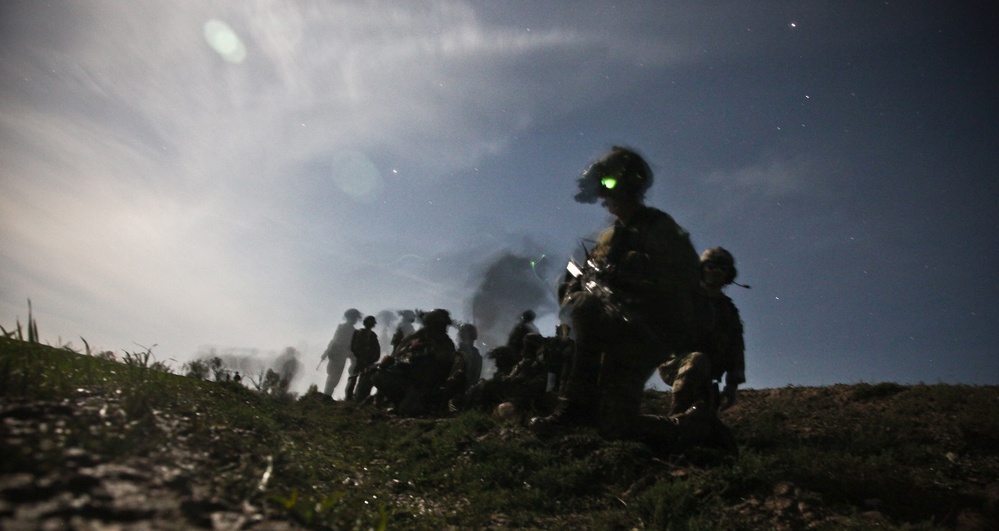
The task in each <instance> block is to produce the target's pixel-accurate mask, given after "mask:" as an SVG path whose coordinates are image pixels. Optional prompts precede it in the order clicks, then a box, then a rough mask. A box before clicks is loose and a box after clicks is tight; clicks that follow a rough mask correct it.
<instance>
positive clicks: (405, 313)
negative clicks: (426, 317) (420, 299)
mask: <svg viewBox="0 0 999 531" xmlns="http://www.w3.org/2000/svg"><path fill="white" fill-rule="evenodd" d="M399 315H400V316H401V317H402V320H403V321H409V322H410V323H412V322H413V321H415V320H416V312H414V311H413V310H399Z"/></svg>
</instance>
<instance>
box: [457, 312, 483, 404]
mask: <svg viewBox="0 0 999 531" xmlns="http://www.w3.org/2000/svg"><path fill="white" fill-rule="evenodd" d="M478 338H479V330H478V329H477V328H476V327H475V325H473V324H468V323H465V324H463V325H461V326H459V327H458V351H459V352H461V353H462V354H463V355H464V356H465V383H466V385H465V388H466V389H467V388H468V387H471V386H473V385H475V384H476V383H477V382H478V381H479V380H480V379H481V378H482V354H480V353H479V349H478V348H476V347H475V340H476V339H478Z"/></svg>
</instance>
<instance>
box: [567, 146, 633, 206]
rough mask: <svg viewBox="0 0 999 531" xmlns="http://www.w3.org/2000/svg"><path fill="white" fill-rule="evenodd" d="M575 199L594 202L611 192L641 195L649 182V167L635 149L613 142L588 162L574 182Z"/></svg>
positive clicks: (631, 195)
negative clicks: (588, 165) (592, 160)
mask: <svg viewBox="0 0 999 531" xmlns="http://www.w3.org/2000/svg"><path fill="white" fill-rule="evenodd" d="M576 184H577V185H578V186H579V192H577V193H576V201H578V202H580V203H596V202H597V200H598V199H600V198H601V197H606V196H608V195H610V194H611V193H612V192H611V191H612V190H613V191H614V192H613V193H616V194H621V195H625V196H628V197H635V198H644V197H645V192H646V191H648V189H649V187H651V186H652V168H650V167H649V164H648V163H647V162H645V159H643V158H642V156H641V155H639V154H638V153H637V152H636V151H635V150H633V149H631V148H627V147H621V146H614V147H613V148H611V150H610V152H609V153H607V154H606V155H604V156H603V157H600V158H599V159H597V161H596V162H594V163H593V164H591V165H590V167H589V168H587V169H586V171H584V172H583V174H582V175H581V176H580V177H579V180H578V181H577V182H576Z"/></svg>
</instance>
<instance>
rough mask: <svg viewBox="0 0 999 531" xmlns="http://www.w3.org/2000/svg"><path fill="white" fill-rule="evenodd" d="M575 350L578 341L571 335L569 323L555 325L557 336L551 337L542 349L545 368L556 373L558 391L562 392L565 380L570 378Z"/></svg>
mask: <svg viewBox="0 0 999 531" xmlns="http://www.w3.org/2000/svg"><path fill="white" fill-rule="evenodd" d="M575 352H576V343H575V342H574V341H573V340H572V338H571V337H569V325H568V324H565V323H562V324H560V325H558V326H557V327H555V337H552V338H549V339H548V340H547V341H546V342H545V345H544V346H543V347H542V349H541V359H542V360H543V361H544V362H545V368H547V369H548V372H549V373H550V374H553V375H555V381H554V385H553V389H554V391H555V392H556V393H561V392H562V390H563V389H562V387H564V385H565V382H567V381H568V380H569V371H571V370H572V359H573V355H574V354H575Z"/></svg>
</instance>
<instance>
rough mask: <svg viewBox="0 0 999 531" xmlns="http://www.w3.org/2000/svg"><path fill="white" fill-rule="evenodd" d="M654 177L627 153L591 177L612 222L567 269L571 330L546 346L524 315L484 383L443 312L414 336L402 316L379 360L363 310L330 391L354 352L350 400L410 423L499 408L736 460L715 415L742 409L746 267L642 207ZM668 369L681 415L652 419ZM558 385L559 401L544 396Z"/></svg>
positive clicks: (586, 180) (336, 347) (588, 186)
mask: <svg viewBox="0 0 999 531" xmlns="http://www.w3.org/2000/svg"><path fill="white" fill-rule="evenodd" d="M652 181H653V174H652V170H651V169H650V167H649V165H648V164H647V163H646V162H645V160H644V159H643V158H642V157H641V156H640V155H639V154H638V153H636V152H635V151H634V150H631V149H629V148H624V147H617V146H615V147H614V148H613V149H612V150H611V151H610V152H609V153H608V154H606V155H605V156H603V157H602V158H600V159H598V160H597V161H596V162H594V163H593V164H592V165H591V166H590V167H589V168H588V169H587V170H586V171H585V172H583V174H582V176H581V177H580V178H579V181H578V186H579V192H578V193H577V194H576V200H577V201H579V202H582V203H596V202H597V201H598V200H599V201H600V202H601V204H602V205H603V206H604V207H605V208H606V209H607V211H608V212H609V213H610V214H611V215H612V216H614V218H615V221H614V224H613V225H612V226H611V227H610V228H608V229H607V230H605V231H604V232H603V233H602V234H601V235H600V237H599V239H598V241H597V243H596V245H595V246H594V248H593V249H591V250H588V252H587V256H586V258H585V261H584V263H583V264H577V263H575V262H570V264H569V268H568V270H567V273H566V277H565V280H564V282H563V283H562V285H561V286H560V288H559V298H560V301H561V305H562V307H563V310H564V311H565V313H567V314H568V315H570V316H571V323H563V324H561V325H559V327H558V330H557V332H556V335H555V336H553V337H549V338H546V337H543V336H542V335H540V333H539V332H538V330H537V328H536V327H535V326H534V324H533V321H534V318H535V315H534V312H533V311H526V312H524V313H523V314H522V315H521V317H520V322H519V323H518V324H517V326H516V327H514V329H513V331H512V332H511V334H510V337H509V340H508V342H507V344H506V345H503V346H500V347H498V348H496V349H493V351H491V352H490V353H489V354H488V355H487V357H489V358H490V359H492V360H493V362H494V363H495V366H496V373H495V374H494V375H493V376H492V377H491V378H489V379H486V380H480V373H481V367H482V356H481V355H480V354H479V352H478V349H476V348H475V346H474V341H475V339H476V330H475V327H474V326H473V325H470V324H464V325H461V326H460V327H459V330H458V339H459V347H457V348H456V347H455V345H454V343H453V341H452V340H451V339H450V337H449V336H448V334H447V328H448V326H450V325H451V324H452V321H451V317H450V315H449V314H448V312H447V311H446V310H440V309H438V310H433V311H430V312H427V313H425V314H423V315H422V321H423V327H422V328H421V329H419V330H417V331H413V330H412V329H413V327H412V322H413V320H414V319H410V320H409V321H408V323H409V324H408V326H409V329H408V330H406V329H403V326H404V325H406V324H407V321H406V320H405V317H404V321H403V324H402V325H400V330H399V331H397V333H396V336H395V337H394V338H393V342H392V343H393V345H392V346H393V349H392V353H391V354H390V355H389V356H386V357H385V358H383V359H381V360H380V361H379V360H378V352H379V347H378V339H377V336H376V335H375V334H374V332H373V331H372V330H371V329H372V328H373V327H374V325H375V320H374V317H370V316H369V317H367V318H365V320H364V325H365V328H364V329H361V330H357V331H356V332H354V331H353V329H354V324H355V323H356V322H357V320H358V319H360V312H358V311H357V310H353V309H352V310H348V311H347V312H346V313H345V314H344V323H343V324H341V325H340V327H338V328H337V331H336V333H335V334H334V337H333V340H332V341H331V342H330V345H329V348H327V350H326V352H325V353H324V354H323V359H324V360H326V359H328V360H329V362H330V363H329V365H328V366H327V374H328V379H327V383H326V394H331V393H332V390H333V386H335V385H336V384H337V382H338V381H339V379H340V377H341V374H342V371H343V365H344V361H345V360H346V359H347V357H351V356H352V357H353V358H354V359H355V363H354V364H353V365H352V369H351V374H350V379H349V380H348V391H347V398H348V399H354V400H369V401H370V400H372V398H371V397H369V395H370V391H371V388H372V386H373V387H375V388H377V389H378V392H377V394H376V395H375V396H374V397H373V398H374V399H375V400H374V401H375V402H376V403H378V404H380V405H382V406H385V407H391V408H393V409H394V410H395V411H397V412H398V413H399V414H403V415H424V414H440V413H446V412H448V411H455V410H460V409H463V408H481V409H484V410H487V411H488V410H493V409H495V408H496V407H497V406H500V405H501V404H502V407H501V408H500V410H501V411H505V412H510V411H513V412H516V413H518V414H520V415H522V416H523V415H529V414H535V415H536V416H534V418H531V419H530V421H529V422H528V425H529V426H530V428H531V429H532V430H534V431H536V432H537V433H539V434H547V433H552V432H554V431H558V430H562V429H565V428H571V427H575V426H592V427H595V428H596V429H597V430H598V431H599V432H600V433H601V434H602V435H603V436H604V437H607V438H611V439H634V440H641V441H644V442H646V443H648V444H649V445H651V446H653V447H654V448H660V449H664V450H667V451H672V450H676V449H680V448H683V447H686V446H689V445H713V446H720V447H723V448H725V449H728V450H734V443H733V439H732V437H731V434H730V433H729V431H728V429H727V428H726V427H725V426H724V424H722V423H721V422H720V420H719V419H718V416H717V411H718V410H720V409H724V408H727V407H729V406H731V405H732V404H734V403H735V400H736V397H737V389H738V386H739V385H740V384H742V383H744V382H745V358H744V344H743V330H742V321H741V319H740V317H739V312H738V310H737V309H736V307H735V305H734V304H733V302H732V300H731V299H730V298H729V297H728V296H727V295H725V294H724V292H723V290H724V288H725V287H726V286H727V285H729V284H733V283H736V282H735V278H736V274H737V272H736V268H735V259H734V257H733V256H732V254H731V253H729V252H728V251H726V250H725V249H723V248H721V247H713V248H710V249H708V250H706V251H704V252H703V253H702V254H701V255H700V256H698V254H697V253H696V251H695V250H694V247H693V245H692V244H691V241H690V236H689V234H688V233H687V231H686V230H684V229H683V228H682V227H680V226H679V225H678V224H677V223H676V221H674V219H673V218H672V217H671V216H670V215H669V214H666V213H665V212H662V211H661V210H658V209H656V208H653V207H650V206H647V205H645V202H644V198H645V193H646V191H647V190H648V189H649V187H650V186H651V185H652ZM746 287H748V286H746ZM341 331H342V333H341ZM657 371H658V373H659V375H660V376H661V377H662V379H663V381H664V382H665V383H666V384H668V385H670V386H671V387H672V404H671V408H670V411H669V413H668V414H667V415H650V414H643V413H641V399H642V395H643V393H644V388H645V384H646V382H647V381H648V380H649V378H650V377H651V376H652V375H653V374H655V373H656V372H657ZM549 375H553V377H552V378H551V379H552V380H554V389H553V390H554V393H546V391H547V389H548V386H549V379H550V377H549ZM722 382H723V383H724V388H723V389H722V390H721V391H719V384H720V383H722ZM355 386H356V389H355ZM550 395H557V399H556V400H554V403H551V401H548V402H546V401H545V398H546V396H550Z"/></svg>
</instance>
